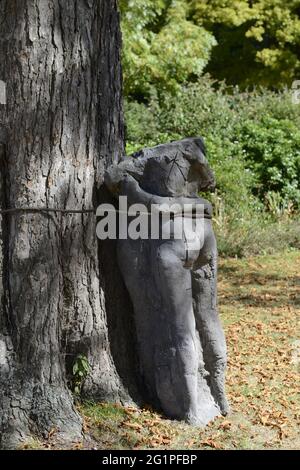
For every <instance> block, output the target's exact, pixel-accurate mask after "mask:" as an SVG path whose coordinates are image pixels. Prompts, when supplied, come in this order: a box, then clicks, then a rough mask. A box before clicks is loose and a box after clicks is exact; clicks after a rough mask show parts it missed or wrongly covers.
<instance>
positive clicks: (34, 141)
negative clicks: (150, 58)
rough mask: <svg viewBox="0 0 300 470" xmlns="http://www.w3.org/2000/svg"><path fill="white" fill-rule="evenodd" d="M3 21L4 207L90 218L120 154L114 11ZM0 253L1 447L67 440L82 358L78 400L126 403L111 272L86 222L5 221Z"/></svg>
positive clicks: (17, 216)
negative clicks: (50, 437) (33, 438)
mask: <svg viewBox="0 0 300 470" xmlns="http://www.w3.org/2000/svg"><path fill="white" fill-rule="evenodd" d="M0 17H1V25H0V31H1V35H0V59H1V60H0V77H1V79H2V80H4V81H5V82H6V83H7V91H8V93H7V95H8V103H7V106H5V107H4V106H1V119H0V122H1V178H0V181H1V183H0V207H1V208H22V207H29V208H30V207H52V208H57V209H68V208H69V209H74V208H75V209H91V208H94V207H96V206H97V202H98V200H99V188H100V187H101V184H102V181H103V173H104V170H105V167H106V166H107V165H108V164H110V163H111V162H112V161H116V160H117V159H118V158H119V156H120V155H121V154H122V153H123V121H122V109H121V96H120V93H121V69H120V60H119V59H120V58H119V52H120V32H119V17H118V13H117V7H116V1H114V0H111V1H109V2H108V1H106V0H78V1H76V2H74V1H72V0H65V1H64V2H61V1H59V0H54V1H53V2H46V1H43V0H24V1H22V2H19V1H17V0H3V1H1V2H0ZM0 216H1V214H0ZM0 244H1V245H0V246H1V252H0V265H1V277H0V295H1V304H0V444H1V446H2V447H6V448H7V447H15V446H16V445H17V444H18V443H19V442H21V441H23V440H24V439H26V438H28V436H30V435H32V434H37V435H42V436H47V434H48V433H49V432H50V430H56V431H57V432H58V434H59V435H60V436H61V437H64V438H65V439H71V438H72V439H74V438H76V437H79V436H80V434H81V418H80V417H79V415H78V413H77V412H76V410H75V409H74V406H73V399H72V396H71V393H70V391H69V390H68V388H67V378H68V376H69V377H70V376H71V373H72V366H73V365H74V362H75V361H76V358H77V356H78V355H79V354H81V355H83V356H84V357H87V360H88V362H89V364H90V368H91V369H90V373H89V374H88V377H87V380H86V381H85V384H84V387H83V390H82V391H83V393H84V394H85V395H86V396H89V397H97V398H98V399H103V400H109V399H113V400H120V399H126V397H127V394H126V391H125V389H124V387H123V385H122V383H121V380H120V379H119V376H118V373H117V370H116V366H115V364H114V361H113V359H112V353H111V347H110V342H109V337H108V335H109V334H108V330H107V323H108V320H107V314H106V302H107V303H108V304H110V302H109V301H108V299H107V295H109V289H108V287H105V286H107V284H106V280H107V282H110V283H111V286H110V289H114V287H113V285H112V283H113V282H115V283H116V285H117V286H118V282H119V280H118V278H117V273H115V276H114V277H113V276H111V274H109V271H108V267H107V266H108V265H109V264H110V263H111V262H112V261H113V260H111V259H109V256H110V255H109V252H108V253H107V254H106V256H108V258H107V259H106V260H105V258H101V256H100V260H99V253H101V252H102V251H103V250H102V248H101V247H100V248H99V247H98V245H97V241H96V238H95V217H94V215H93V214H91V213H85V214H84V213H83V214H69V215H64V216H62V215H61V214H58V213H47V212H42V211H41V212H39V213H22V212H20V213H14V214H11V215H7V214H6V215H3V216H1V235H0ZM101 250H102V251H101ZM104 251H107V250H104ZM103 265H106V269H105V268H104V267H103ZM106 275H107V278H106ZM107 293H108V294H107ZM114 296H115V304H116V305H117V306H118V302H117V297H118V288H117V287H115V292H114ZM120 316H121V317H122V309H120V311H119V317H120ZM115 327H116V324H114V328H115ZM123 336H124V335H123ZM114 341H116V340H114ZM114 341H112V345H113V344H114ZM117 341H118V339H117ZM112 348H113V346H112ZM119 354H120V356H122V355H123V356H124V351H123V350H122V340H120V341H119ZM80 357H81V356H80Z"/></svg>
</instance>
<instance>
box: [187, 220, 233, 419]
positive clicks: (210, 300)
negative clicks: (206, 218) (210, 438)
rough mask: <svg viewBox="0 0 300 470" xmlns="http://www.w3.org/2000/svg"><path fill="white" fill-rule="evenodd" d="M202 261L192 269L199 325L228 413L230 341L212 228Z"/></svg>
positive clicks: (217, 394)
mask: <svg viewBox="0 0 300 470" xmlns="http://www.w3.org/2000/svg"><path fill="white" fill-rule="evenodd" d="M199 261H200V265H201V264H202V266H201V267H200V268H198V269H197V270H195V271H193V272H192V289H193V300H194V313H195V318H196V325H197V329H198V331H199V335H200V339H201V344H202V348H203V359H204V363H205V368H206V370H207V371H208V372H209V374H210V375H209V377H208V382H209V385H210V388H211V392H212V395H213V397H214V399H215V400H216V402H217V404H218V405H219V407H220V410H221V413H222V414H223V415H226V414H228V412H229V405H228V402H227V399H226V396H225V369H226V361H227V360H226V342H225V336H224V332H223V328H222V325H221V322H220V319H219V315H218V311H217V247H216V241H215V237H214V234H213V231H212V229H209V230H208V231H207V233H206V237H205V243H204V246H203V249H202V250H201V255H200V258H199Z"/></svg>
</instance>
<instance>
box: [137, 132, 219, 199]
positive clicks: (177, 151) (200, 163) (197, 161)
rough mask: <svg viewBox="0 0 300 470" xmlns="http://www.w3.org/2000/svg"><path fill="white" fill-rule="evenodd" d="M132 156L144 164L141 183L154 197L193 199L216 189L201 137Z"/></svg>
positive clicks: (160, 146) (145, 150)
mask: <svg viewBox="0 0 300 470" xmlns="http://www.w3.org/2000/svg"><path fill="white" fill-rule="evenodd" d="M132 157H133V158H136V159H138V160H140V161H142V162H143V165H142V166H143V167H144V171H143V173H142V174H141V175H140V177H139V178H138V179H139V183H140V185H141V187H142V188H143V189H144V190H145V191H147V192H150V193H152V194H156V195H159V196H171V197H172V196H186V197H189V196H196V194H197V192H198V191H213V190H214V188H215V178H214V174H213V172H212V170H211V169H210V167H209V165H208V162H207V160H206V156H205V145H204V142H203V140H202V138H201V137H196V138H187V139H183V140H179V141H174V142H170V143H168V144H162V145H157V146H156V147H152V148H146V149H143V150H141V151H140V152H138V153H136V154H134V155H132Z"/></svg>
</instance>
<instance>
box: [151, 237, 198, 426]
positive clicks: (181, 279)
mask: <svg viewBox="0 0 300 470" xmlns="http://www.w3.org/2000/svg"><path fill="white" fill-rule="evenodd" d="M153 243H154V242H153ZM183 256H184V245H183V242H182V241H181V240H179V241H171V242H170V241H168V242H157V245H156V246H155V247H154V249H153V256H152V272H153V273H154V276H155V290H156V291H155V292H153V295H154V296H156V298H159V299H160V306H159V311H158V312H157V314H156V316H155V318H156V320H155V321H156V332H155V338H152V341H154V342H155V351H156V352H155V376H156V389H157V393H158V396H159V399H160V402H161V406H162V408H163V410H164V411H165V412H166V413H167V414H168V415H169V416H170V417H174V418H177V419H185V420H187V421H189V422H194V423H195V424H197V414H198V409H197V406H198V390H197V388H198V387H197V372H198V365H199V354H198V349H197V338H196V325H195V317H194V313H193V303H192V291H191V287H192V286H191V273H190V270H189V269H186V268H185V267H184V263H183V260H182V258H183Z"/></svg>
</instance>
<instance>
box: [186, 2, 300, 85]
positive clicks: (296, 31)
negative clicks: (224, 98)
mask: <svg viewBox="0 0 300 470" xmlns="http://www.w3.org/2000/svg"><path fill="white" fill-rule="evenodd" d="M188 3H189V5H190V8H191V10H192V13H191V14H192V16H193V18H194V20H195V21H196V23H197V24H199V25H201V26H204V27H205V28H206V29H207V30H208V31H210V32H211V33H212V34H213V35H214V36H215V38H216V40H217V42H218V47H216V48H215V49H214V51H213V56H212V61H211V62H210V64H209V67H208V69H207V71H209V72H210V73H211V74H212V75H213V76H214V77H216V78H219V79H224V78H226V80H227V82H228V83H233V84H237V83H238V84H239V85H240V86H243V87H247V86H249V85H250V86H253V85H258V84H260V85H265V86H276V87H280V86H281V85H282V84H290V83H291V82H292V81H293V80H294V79H295V78H297V76H298V74H299V73H300V54H299V45H300V18H299V12H300V1H299V0H188Z"/></svg>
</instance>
